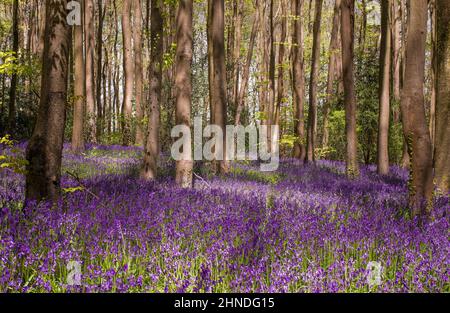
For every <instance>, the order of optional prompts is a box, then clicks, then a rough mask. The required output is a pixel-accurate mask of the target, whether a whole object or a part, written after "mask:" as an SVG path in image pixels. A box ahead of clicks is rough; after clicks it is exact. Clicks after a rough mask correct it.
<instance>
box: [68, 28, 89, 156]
mask: <svg viewBox="0 0 450 313" xmlns="http://www.w3.org/2000/svg"><path fill="white" fill-rule="evenodd" d="M73 33H74V53H73V55H74V62H75V66H74V67H75V68H74V74H75V78H74V79H75V81H74V101H73V102H74V103H73V129H72V147H71V148H72V152H73V153H75V154H77V153H81V152H83V151H84V136H83V130H84V111H85V99H86V97H85V64H84V57H83V55H84V53H83V25H74V31H73Z"/></svg>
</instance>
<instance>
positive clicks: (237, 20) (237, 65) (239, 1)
mask: <svg viewBox="0 0 450 313" xmlns="http://www.w3.org/2000/svg"><path fill="white" fill-rule="evenodd" d="M235 1H236V4H235V5H236V15H235V17H234V27H235V28H234V29H235V34H234V35H235V36H234V37H235V38H234V44H233V79H234V86H233V97H232V100H233V105H234V106H235V108H236V110H237V106H238V105H239V104H238V102H237V99H238V92H239V78H240V75H241V62H240V57H241V39H242V13H243V12H242V11H243V6H244V1H243V0H235Z"/></svg>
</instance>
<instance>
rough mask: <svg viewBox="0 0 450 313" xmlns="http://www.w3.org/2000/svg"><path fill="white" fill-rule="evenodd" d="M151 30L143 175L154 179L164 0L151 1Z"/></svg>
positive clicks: (157, 138)
mask: <svg viewBox="0 0 450 313" xmlns="http://www.w3.org/2000/svg"><path fill="white" fill-rule="evenodd" d="M150 19H151V24H150V25H151V30H150V36H151V37H150V38H151V39H150V73H149V77H150V94H149V98H150V112H149V123H148V135H147V143H146V146H145V155H144V166H143V170H142V172H141V177H143V178H145V179H154V178H156V175H157V161H158V155H159V150H160V144H159V125H160V106H161V85H162V64H163V26H164V20H163V16H162V0H153V1H152V3H151V17H150Z"/></svg>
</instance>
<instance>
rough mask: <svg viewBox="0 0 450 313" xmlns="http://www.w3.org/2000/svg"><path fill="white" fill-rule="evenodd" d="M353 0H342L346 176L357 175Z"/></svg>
mask: <svg viewBox="0 0 450 313" xmlns="http://www.w3.org/2000/svg"><path fill="white" fill-rule="evenodd" d="M354 30H355V1H354V0H342V3H341V40H342V70H343V80H344V103H345V133H346V138H347V157H346V164H347V176H349V177H357V176H359V164H358V137H357V134H356V93H355V76H354V63H353V62H354V60H353V59H354V37H355V36H354V35H355V33H354Z"/></svg>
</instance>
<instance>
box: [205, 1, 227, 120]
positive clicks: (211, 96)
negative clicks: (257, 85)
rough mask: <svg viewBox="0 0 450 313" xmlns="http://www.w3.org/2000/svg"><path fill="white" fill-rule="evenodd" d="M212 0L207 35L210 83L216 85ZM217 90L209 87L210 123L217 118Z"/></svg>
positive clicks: (208, 14)
mask: <svg viewBox="0 0 450 313" xmlns="http://www.w3.org/2000/svg"><path fill="white" fill-rule="evenodd" d="M212 1H213V0H208V13H207V16H208V17H207V18H208V22H207V33H208V34H207V35H208V84H209V86H213V85H214V80H213V79H214V61H213V55H214V53H213V51H214V47H213V43H212V17H213V14H212V11H211V10H212ZM228 45H230V43H228ZM228 51H230V48H229V47H228ZM215 92H216V90H214V89H212V88H209V122H210V124H215V122H214V118H215V113H214V101H213V99H214V98H215V96H214V93H215Z"/></svg>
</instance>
